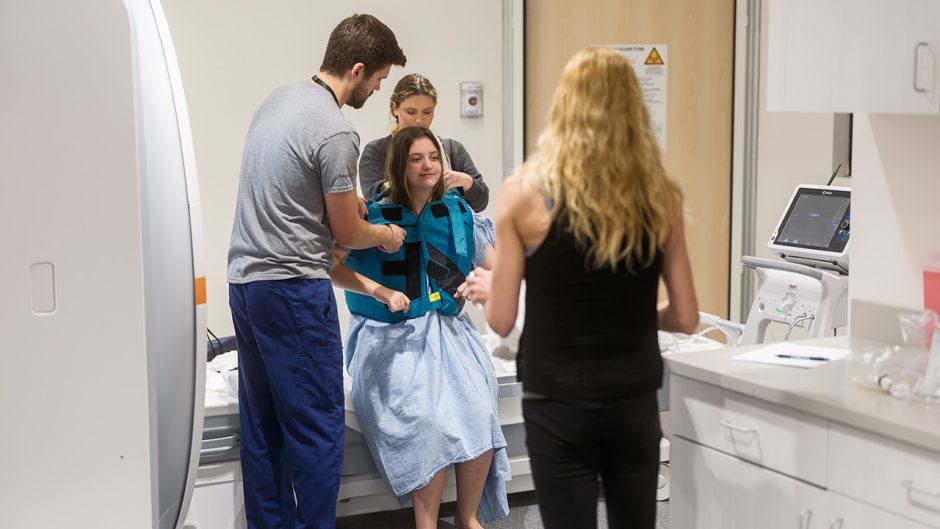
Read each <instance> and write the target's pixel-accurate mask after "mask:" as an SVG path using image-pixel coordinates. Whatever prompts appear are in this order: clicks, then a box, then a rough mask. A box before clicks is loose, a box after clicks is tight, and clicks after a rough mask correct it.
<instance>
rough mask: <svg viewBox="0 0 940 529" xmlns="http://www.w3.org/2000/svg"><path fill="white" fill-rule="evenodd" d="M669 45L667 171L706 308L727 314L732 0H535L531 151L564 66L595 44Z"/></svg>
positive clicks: (529, 15) (529, 70)
mask: <svg viewBox="0 0 940 529" xmlns="http://www.w3.org/2000/svg"><path fill="white" fill-rule="evenodd" d="M617 44H666V45H667V46H668V48H667V50H668V56H667V60H668V61H669V64H668V65H667V68H668V70H667V72H668V73H667V75H668V81H667V113H666V114H667V118H666V119H667V120H666V145H667V150H666V153H665V156H664V164H665V166H666V171H667V172H668V173H669V175H670V176H672V177H673V178H674V179H675V180H676V181H677V182H679V184H680V186H681V187H682V190H683V192H684V194H685V203H686V212H687V216H686V232H687V235H686V236H687V238H688V245H689V252H690V254H691V256H692V266H693V271H694V274H695V288H696V292H697V293H698V298H699V305H700V308H701V310H703V311H705V312H710V313H712V314H717V315H720V316H722V317H727V315H728V279H729V255H730V238H729V237H730V231H731V133H732V115H731V113H732V86H733V76H734V69H733V66H734V53H733V52H734V1H733V0H528V1H527V2H526V46H525V55H526V89H525V92H526V94H525V97H526V103H525V105H526V134H525V136H526V139H525V142H526V147H527V149H526V150H527V152H531V151H532V150H533V148H534V145H535V142H536V140H537V139H538V135H539V133H540V132H541V130H542V126H543V124H544V122H545V117H546V114H547V112H548V106H549V103H550V102H551V97H552V93H553V92H554V90H555V87H556V86H557V84H558V79H559V78H560V77H561V70H562V68H563V67H564V65H565V63H566V62H567V61H568V59H569V58H571V56H572V55H574V53H576V52H577V51H578V50H580V49H582V48H585V47H587V46H591V45H617Z"/></svg>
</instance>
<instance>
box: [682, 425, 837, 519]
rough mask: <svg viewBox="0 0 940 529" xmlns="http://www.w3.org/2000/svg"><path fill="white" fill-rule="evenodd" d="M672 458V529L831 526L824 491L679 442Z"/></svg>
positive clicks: (711, 451)
mask: <svg viewBox="0 0 940 529" xmlns="http://www.w3.org/2000/svg"><path fill="white" fill-rule="evenodd" d="M672 455H673V459H672V498H670V500H669V502H670V507H669V508H670V515H669V516H670V520H671V525H672V527H678V528H682V529H755V528H759V529H796V528H798V527H800V528H816V529H819V528H824V527H829V526H828V525H823V524H822V522H823V521H825V520H826V519H827V516H826V512H825V511H826V491H825V490H823V489H821V488H819V487H814V486H812V485H807V484H806V483H803V482H801V481H798V480H795V479H791V478H788V477H786V476H782V475H780V474H778V473H776V472H771V471H769V470H767V469H764V468H761V467H759V466H757V465H754V464H751V463H748V462H746V461H742V460H740V459H738V458H735V457H733V456H730V455H727V454H723V453H721V452H718V451H716V450H712V449H711V448H707V447H704V446H701V445H698V444H695V443H692V442H690V441H686V440H684V439H681V438H678V439H676V440H675V442H674V443H673V452H672ZM844 529H850V528H849V527H848V526H846V527H845V528H844Z"/></svg>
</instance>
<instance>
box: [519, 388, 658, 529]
mask: <svg viewBox="0 0 940 529" xmlns="http://www.w3.org/2000/svg"><path fill="white" fill-rule="evenodd" d="M522 410H523V416H524V417H525V429H526V445H527V446H528V449H529V457H530V460H531V464H532V477H533V480H534V481H535V495H536V498H537V500H538V503H539V511H540V512H541V514H542V523H543V524H544V526H545V529H588V528H590V529H596V527H597V479H598V477H600V478H601V482H602V484H603V486H604V496H605V501H606V505H607V519H608V523H609V527H610V529H621V528H630V529H647V528H653V527H655V525H656V481H657V476H658V474H659V441H660V438H661V436H662V432H661V430H660V426H659V408H658V406H657V404H656V394H655V393H653V394H650V395H648V396H643V397H639V398H631V399H622V400H614V401H563V400H551V399H525V400H523V403H522Z"/></svg>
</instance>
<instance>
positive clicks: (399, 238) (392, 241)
mask: <svg viewBox="0 0 940 529" xmlns="http://www.w3.org/2000/svg"><path fill="white" fill-rule="evenodd" d="M386 226H388V229H389V230H391V234H390V235H389V242H387V243H385V244H381V245H379V250H382V251H383V252H385V253H395V252H397V251H398V250H400V249H401V245H402V243H403V242H404V241H405V230H403V229H402V228H401V227H400V226H396V225H394V224H386Z"/></svg>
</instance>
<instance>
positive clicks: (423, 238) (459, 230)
mask: <svg viewBox="0 0 940 529" xmlns="http://www.w3.org/2000/svg"><path fill="white" fill-rule="evenodd" d="M384 196H385V193H384V192H383V193H379V194H378V195H376V196H375V197H373V198H372V199H371V200H369V202H368V203H367V206H368V210H369V213H368V216H367V219H368V221H369V222H370V223H372V224H396V225H398V226H401V227H402V229H404V230H405V232H406V235H405V241H404V244H402V246H401V249H400V250H399V251H398V252H396V253H393V254H390V253H385V252H383V251H381V250H379V249H378V248H369V249H367V250H352V251H350V252H349V256H348V257H346V261H345V263H346V266H348V267H349V268H351V269H353V270H355V271H356V272H358V273H360V274H362V275H364V276H366V277H368V278H369V279H372V280H374V281H376V282H377V283H379V284H381V285H382V286H384V287H387V288H390V289H392V290H397V291H399V292H402V293H404V294H405V295H406V296H408V299H410V300H411V303H410V308H409V310H408V311H406V312H392V311H390V310H389V309H388V307H387V306H386V305H385V304H384V303H381V302H379V301H376V300H375V299H374V298H372V297H370V296H365V295H362V294H356V293H353V292H348V291H347V292H346V306H347V307H349V312H352V313H353V314H359V315H361V316H365V317H366V318H370V319H373V320H378V321H384V322H386V323H396V322H400V321H404V320H407V319H411V318H417V317H418V316H421V315H423V314H426V313H428V312H430V311H432V310H438V311H440V312H441V314H444V315H447V316H454V315H457V314H459V313H460V309H462V308H463V303H464V300H463V299H462V298H461V299H460V300H459V301H458V300H456V299H454V294H455V293H456V291H457V287H459V286H460V285H461V284H462V283H463V282H464V280H465V279H466V276H467V274H469V273H470V270H471V269H472V268H473V264H472V262H471V260H472V259H473V255H474V243H473V213H472V212H471V211H470V206H468V205H467V203H466V202H465V201H464V199H463V198H462V197H461V196H460V193H459V192H458V191H456V190H451V191H448V192H446V193H445V194H444V196H443V197H441V199H440V200H434V201H432V202H428V204H427V205H426V206H425V207H424V210H422V211H421V214H420V215H417V216H415V214H414V213H413V212H411V211H410V210H409V209H408V208H406V207H404V206H400V205H398V204H379V203H378V202H379V200H381V199H382V198H384Z"/></svg>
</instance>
